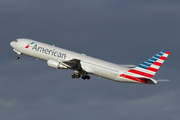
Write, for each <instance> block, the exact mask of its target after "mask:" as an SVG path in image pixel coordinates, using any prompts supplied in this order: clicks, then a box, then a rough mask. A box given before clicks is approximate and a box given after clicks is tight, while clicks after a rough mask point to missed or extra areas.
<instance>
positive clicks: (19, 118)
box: [0, 0, 180, 120]
mask: <svg viewBox="0 0 180 120" xmlns="http://www.w3.org/2000/svg"><path fill="white" fill-rule="evenodd" d="M179 13H180V2H179V0H171V1H169V0H149V1H140V0H136V1H134V0H76V1H73V0H1V1H0V33H1V34H0V40H1V44H0V49H1V63H0V64H1V65H0V66H1V67H0V72H1V75H0V119H2V120H10V119H13V120H40V119H41V120H50V119H51V120H59V119H63V120H72V119H73V120H84V119H86V120H94V119H98V120H101V119H103V120H109V119H112V120H119V119H122V120H123V119H126V120H134V119H137V120H145V119H146V120H152V119H153V120H179V118H180V114H179V111H180V104H179V101H180V97H179V95H180V92H179V91H180V87H179V84H180V80H179V76H178V74H179V72H180V71H179V45H180V41H179V38H180V32H179V30H180V23H179V21H180V15H179ZM17 38H31V39H34V40H37V41H41V42H45V43H48V44H55V45H56V46H59V47H62V48H65V49H69V50H72V51H75V52H79V53H85V54H87V55H89V56H93V57H96V58H99V59H103V60H107V61H110V62H113V63H116V64H135V65H138V64H140V63H142V62H143V61H145V60H147V59H148V58H150V57H151V56H153V55H155V54H156V53H158V52H160V51H161V50H169V51H170V52H171V54H170V56H169V57H168V58H167V60H166V61H165V63H164V64H163V66H162V67H161V69H160V70H159V71H158V73H157V74H156V75H155V77H154V78H155V79H157V80H159V79H168V80H171V81H170V82H162V83H160V84H158V85H136V84H125V83H118V82H114V81H110V80H106V79H103V78H100V79H99V78H98V77H96V76H92V75H91V80H89V81H87V80H86V81H84V80H81V79H77V80H76V79H71V75H72V74H73V71H71V70H56V69H52V68H49V67H47V66H46V62H45V61H41V60H38V61H37V60H35V59H34V58H30V57H28V56H23V55H22V56H21V58H20V59H19V60H16V59H15V56H16V53H15V52H13V51H12V48H11V47H10V45H9V43H10V42H11V41H13V40H15V39H17Z"/></svg>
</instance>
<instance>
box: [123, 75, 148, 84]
mask: <svg viewBox="0 0 180 120" xmlns="http://www.w3.org/2000/svg"><path fill="white" fill-rule="evenodd" d="M120 77H124V78H127V79H130V80H134V81H137V82H141V83H145V84H147V82H148V81H143V80H140V79H138V78H135V77H133V76H130V75H125V74H121V75H120Z"/></svg>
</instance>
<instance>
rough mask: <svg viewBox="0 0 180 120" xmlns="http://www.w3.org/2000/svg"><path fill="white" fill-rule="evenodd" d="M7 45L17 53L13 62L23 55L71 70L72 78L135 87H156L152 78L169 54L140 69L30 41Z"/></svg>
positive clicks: (160, 56)
mask: <svg viewBox="0 0 180 120" xmlns="http://www.w3.org/2000/svg"><path fill="white" fill-rule="evenodd" d="M10 45H11V46H12V47H13V50H14V51H15V52H16V53H17V56H16V59H19V57H20V55H21V54H24V55H28V56H31V57H34V58H37V59H41V60H45V61H47V65H48V66H49V67H52V68H55V69H71V70H74V74H73V75H72V78H80V77H81V78H82V79H84V80H85V79H88V80H89V79H90V76H89V74H93V75H96V76H99V77H103V78H106V79H109V80H113V81H118V82H126V83H138V84H141V83H143V84H157V83H158V82H157V81H156V80H155V79H153V76H154V75H155V73H156V72H157V71H158V69H159V68H160V66H161V65H162V63H163V62H164V61H165V59H166V58H167V56H168V55H169V53H170V52H169V51H166V50H163V51H161V52H160V53H158V54H156V55H155V56H153V57H151V58H150V59H148V60H147V61H145V62H143V63H142V64H140V65H139V66H132V65H117V64H114V63H110V62H106V61H103V60H100V59H97V58H93V57H90V56H86V55H85V54H79V53H76V52H72V51H69V50H65V49H62V48H59V47H56V46H54V45H48V44H45V43H42V42H38V41H35V40H31V39H25V38H21V39H16V40H15V41H12V42H11V43H10Z"/></svg>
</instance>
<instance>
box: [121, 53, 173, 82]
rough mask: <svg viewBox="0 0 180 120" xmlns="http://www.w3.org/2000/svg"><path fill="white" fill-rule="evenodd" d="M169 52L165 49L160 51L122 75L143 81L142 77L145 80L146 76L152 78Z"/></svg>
mask: <svg viewBox="0 0 180 120" xmlns="http://www.w3.org/2000/svg"><path fill="white" fill-rule="evenodd" d="M169 54H170V52H169V51H165V50H163V51H161V52H160V53H158V54H156V55H155V56H153V57H151V58H150V59H148V60H147V61H145V62H144V63H142V64H140V65H139V66H137V67H135V68H132V69H130V70H128V71H127V72H125V73H123V74H122V75H120V76H122V77H125V78H129V79H133V80H136V81H139V80H140V81H141V82H142V79H143V81H144V78H149V79H152V78H153V76H154V75H155V74H156V72H157V71H158V69H159V68H160V66H161V65H162V64H163V62H164V61H165V59H166V58H167V57H168V55H169ZM137 79H139V80H137Z"/></svg>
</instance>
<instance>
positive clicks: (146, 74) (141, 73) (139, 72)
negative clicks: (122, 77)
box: [128, 69, 154, 78]
mask: <svg viewBox="0 0 180 120" xmlns="http://www.w3.org/2000/svg"><path fill="white" fill-rule="evenodd" d="M128 72H131V73H135V74H138V75H142V76H145V77H150V78H152V77H153V76H154V75H151V74H148V73H145V72H142V71H138V70H134V69H131V70H129V71H128Z"/></svg>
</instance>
